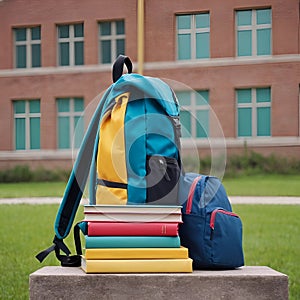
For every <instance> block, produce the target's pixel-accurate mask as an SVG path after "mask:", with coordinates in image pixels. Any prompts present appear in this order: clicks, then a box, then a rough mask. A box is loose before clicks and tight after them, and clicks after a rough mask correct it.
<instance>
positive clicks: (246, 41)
mask: <svg viewBox="0 0 300 300" xmlns="http://www.w3.org/2000/svg"><path fill="white" fill-rule="evenodd" d="M237 38H238V49H237V50H238V56H251V55H252V32H251V30H243V31H238V37H237Z"/></svg>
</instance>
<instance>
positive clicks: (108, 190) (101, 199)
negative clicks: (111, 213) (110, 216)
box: [96, 185, 127, 205]
mask: <svg viewBox="0 0 300 300" xmlns="http://www.w3.org/2000/svg"><path fill="white" fill-rule="evenodd" d="M96 204H115V205H126V204H127V189H123V188H112V187H107V186H104V185H98V186H97V192H96Z"/></svg>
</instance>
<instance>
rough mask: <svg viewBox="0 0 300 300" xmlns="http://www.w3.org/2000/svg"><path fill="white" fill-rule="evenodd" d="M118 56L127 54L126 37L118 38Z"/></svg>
mask: <svg viewBox="0 0 300 300" xmlns="http://www.w3.org/2000/svg"><path fill="white" fill-rule="evenodd" d="M116 44H117V56H118V55H119V54H125V40H124V39H120V40H117V43H116Z"/></svg>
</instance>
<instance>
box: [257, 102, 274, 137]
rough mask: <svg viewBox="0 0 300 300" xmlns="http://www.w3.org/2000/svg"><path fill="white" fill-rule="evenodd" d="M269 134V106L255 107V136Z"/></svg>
mask: <svg viewBox="0 0 300 300" xmlns="http://www.w3.org/2000/svg"><path fill="white" fill-rule="evenodd" d="M270 135H271V109H270V107H258V108H257V136H270Z"/></svg>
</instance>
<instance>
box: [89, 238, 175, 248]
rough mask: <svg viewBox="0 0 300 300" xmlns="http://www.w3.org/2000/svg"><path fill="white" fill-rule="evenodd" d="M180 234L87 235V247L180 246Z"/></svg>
mask: <svg viewBox="0 0 300 300" xmlns="http://www.w3.org/2000/svg"><path fill="white" fill-rule="evenodd" d="M179 247H180V238H179V236H88V235H86V236H85V248H86V249H91V248H179Z"/></svg>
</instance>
